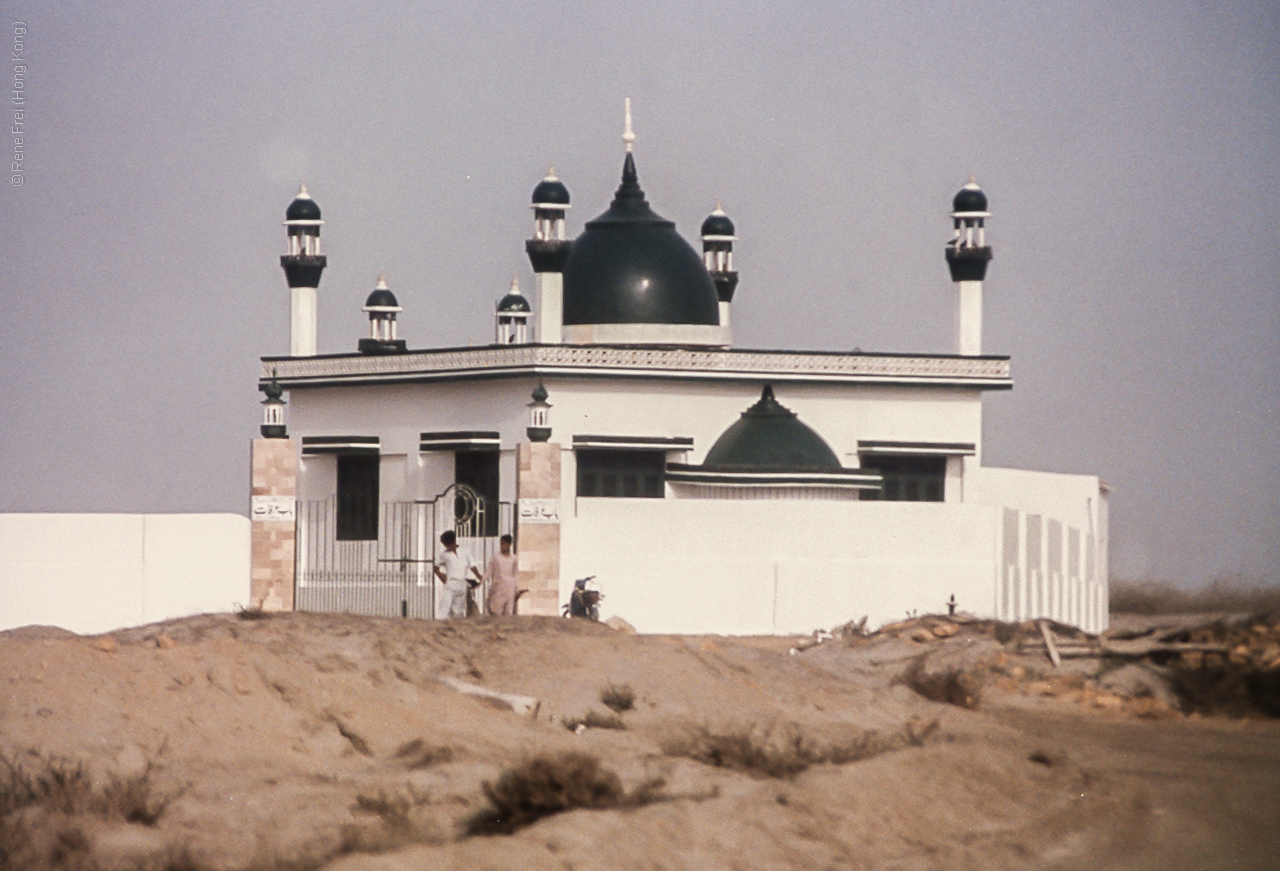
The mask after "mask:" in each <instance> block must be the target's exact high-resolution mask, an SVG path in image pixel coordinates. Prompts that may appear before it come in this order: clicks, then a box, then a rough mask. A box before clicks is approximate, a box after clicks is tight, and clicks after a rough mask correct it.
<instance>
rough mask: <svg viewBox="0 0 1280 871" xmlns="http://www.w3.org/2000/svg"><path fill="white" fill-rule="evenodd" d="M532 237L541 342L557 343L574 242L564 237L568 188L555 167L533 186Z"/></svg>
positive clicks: (531, 259) (529, 243)
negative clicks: (568, 265) (565, 284)
mask: <svg viewBox="0 0 1280 871" xmlns="http://www.w3.org/2000/svg"><path fill="white" fill-rule="evenodd" d="M531 208H532V209H533V238H532V239H530V240H528V241H527V242H525V243H524V250H525V251H526V252H527V253H528V254H529V262H530V263H532V264H533V272H534V278H535V285H534V286H535V288H536V289H537V293H538V341H539V342H542V343H543V344H547V345H558V344H560V341H561V335H562V330H563V327H564V265H565V263H566V262H567V261H568V260H569V248H570V247H571V246H572V245H573V243H572V242H571V241H567V240H566V239H565V238H564V213H565V212H566V211H568V209H569V189H568V188H566V187H565V186H564V183H563V182H561V181H560V179H558V178H556V168H555V167H554V166H553V167H551V169H550V170H548V171H547V177H546V178H544V179H543V180H542V181H540V182H538V186H537V187H536V188H534V189H533V204H532V206H531Z"/></svg>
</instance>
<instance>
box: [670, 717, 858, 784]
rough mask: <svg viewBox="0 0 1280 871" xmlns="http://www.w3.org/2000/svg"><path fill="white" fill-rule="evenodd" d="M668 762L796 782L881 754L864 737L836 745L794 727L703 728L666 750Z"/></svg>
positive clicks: (677, 739)
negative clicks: (823, 767)
mask: <svg viewBox="0 0 1280 871" xmlns="http://www.w3.org/2000/svg"><path fill="white" fill-rule="evenodd" d="M662 750H663V752H664V753H666V754H667V755H668V756H683V757H686V758H688V759H693V760H695V761H697V762H701V763H703V764H706V765H714V766H716V767H717V768H732V769H735V770H737V771H745V772H747V773H748V774H752V775H755V776H763V777H793V776H794V775H797V774H799V773H800V772H802V771H804V770H805V769H806V768H808V767H809V766H811V765H820V764H823V763H832V764H844V763H848V762H857V761H859V760H862V759H868V758H870V757H871V756H874V755H876V753H877V752H879V750H880V748H879V747H878V746H877V744H876V741H875V736H874V734H873V733H870V732H862V733H859V734H857V735H855V736H852V737H848V738H845V739H844V740H842V741H837V742H834V743H818V742H814V741H811V740H807V739H806V738H805V736H804V735H803V734H802V733H801V732H800V730H799V729H798V728H796V727H795V726H792V725H784V726H780V727H770V728H765V729H761V728H753V727H745V728H728V729H713V728H711V727H708V726H700V727H697V728H695V729H692V730H691V731H690V732H688V733H687V734H684V735H681V736H678V737H675V738H671V739H669V740H667V741H665V742H664V743H663V745H662Z"/></svg>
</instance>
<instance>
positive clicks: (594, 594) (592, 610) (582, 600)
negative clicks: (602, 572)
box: [563, 575, 604, 622]
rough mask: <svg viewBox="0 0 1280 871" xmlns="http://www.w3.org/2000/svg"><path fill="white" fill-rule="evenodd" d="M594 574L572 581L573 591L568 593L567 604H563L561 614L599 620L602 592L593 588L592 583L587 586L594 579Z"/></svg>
mask: <svg viewBox="0 0 1280 871" xmlns="http://www.w3.org/2000/svg"><path fill="white" fill-rule="evenodd" d="M595 577H596V576H595V575H590V576H589V577H585V578H579V579H578V580H576V581H574V582H573V592H572V593H570V594H569V604H567V605H565V606H564V609H563V615H564V616H565V617H582V618H583V619H586V620H595V621H596V622H599V620H600V600H601V599H603V598H604V593H602V592H600V591H599V590H597V589H595V587H594V585H593V586H591V587H588V586H587V584H589V583H590V582H591V581H594V580H595Z"/></svg>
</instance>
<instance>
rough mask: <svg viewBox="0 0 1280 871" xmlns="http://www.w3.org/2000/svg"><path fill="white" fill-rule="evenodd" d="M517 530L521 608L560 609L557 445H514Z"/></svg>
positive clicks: (536, 611) (534, 611) (545, 612)
mask: <svg viewBox="0 0 1280 871" xmlns="http://www.w3.org/2000/svg"><path fill="white" fill-rule="evenodd" d="M517 458H518V461H519V462H518V465H517V473H516V536H517V540H518V542H519V546H518V549H517V551H516V554H517V566H518V567H519V571H520V589H522V590H528V592H527V593H525V594H524V595H523V596H521V597H520V602H519V605H518V610H519V613H521V614H531V615H536V616H548V617H555V616H559V614H560V445H558V444H554V443H552V442H525V443H523V444H521V445H518V446H517Z"/></svg>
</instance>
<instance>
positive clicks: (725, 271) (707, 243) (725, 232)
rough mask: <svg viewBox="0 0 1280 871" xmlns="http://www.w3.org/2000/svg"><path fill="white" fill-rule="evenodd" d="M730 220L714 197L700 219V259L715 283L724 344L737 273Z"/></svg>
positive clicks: (727, 340)
mask: <svg viewBox="0 0 1280 871" xmlns="http://www.w3.org/2000/svg"><path fill="white" fill-rule="evenodd" d="M734 234H735V231H734V227H733V221H731V220H729V216H728V215H726V214H725V213H724V206H722V205H721V204H720V200H719V199H717V200H716V207H715V208H714V209H713V210H712V211H711V214H710V215H708V216H707V219H706V220H705V221H703V222H702V262H703V263H704V264H705V265H706V267H707V272H708V273H710V275H711V282H712V283H713V284H714V285H715V286H716V295H717V296H718V297H719V299H720V328H721V329H722V330H723V331H724V343H725V345H728V344H729V343H730V339H731V338H732V334H731V332H730V330H729V307H730V306H729V303H731V302H733V291H734V289H735V288H736V287H737V286H738V273H737V272H736V271H735V270H734V268H733V243H734V242H736V241H737V239H738V237H737V236H736V235H734Z"/></svg>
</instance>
